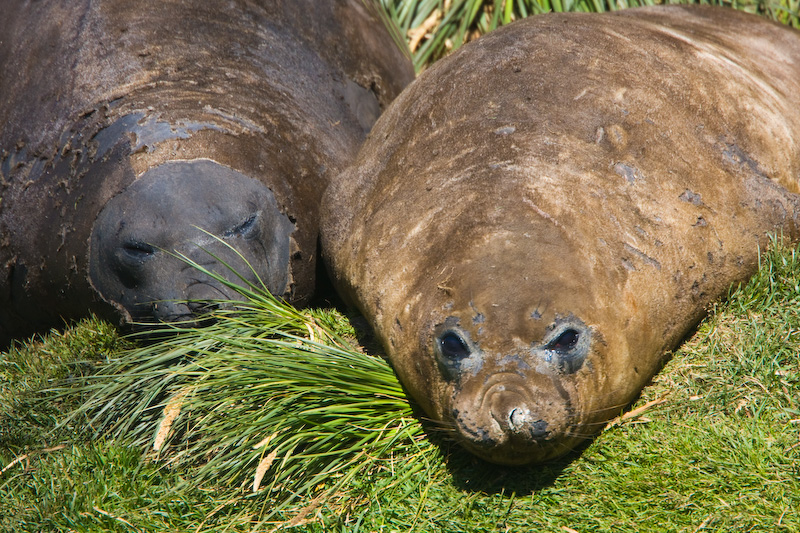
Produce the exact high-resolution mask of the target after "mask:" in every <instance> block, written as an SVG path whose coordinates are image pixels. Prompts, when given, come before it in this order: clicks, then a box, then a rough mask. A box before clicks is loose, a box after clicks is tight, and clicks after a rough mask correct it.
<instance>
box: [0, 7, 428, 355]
mask: <svg viewBox="0 0 800 533" xmlns="http://www.w3.org/2000/svg"><path fill="white" fill-rule="evenodd" d="M5 7H6V8H7V9H5V10H4V13H3V18H2V22H0V66H2V71H3V73H4V75H3V76H2V77H0V95H2V103H0V124H2V132H0V172H1V173H0V198H2V204H0V342H7V341H8V339H9V338H11V337H14V336H19V335H23V334H28V333H30V332H32V331H35V330H41V329H43V328H47V327H50V326H53V325H57V324H59V323H60V322H61V320H62V319H71V318H76V317H80V316H84V315H86V314H88V312H89V311H94V312H95V313H98V314H99V315H101V316H105V317H109V318H119V317H120V316H121V317H122V319H123V321H128V322H130V321H137V322H140V321H141V322H153V321H155V320H172V319H182V318H186V317H187V316H191V315H192V313H193V311H194V309H193V304H191V303H189V302H186V301H184V302H174V301H170V300H192V299H207V298H221V299H226V298H234V297H236V296H235V294H231V291H229V290H227V289H225V288H224V287H222V286H221V285H220V284H218V283H216V282H214V281H213V280H211V279H210V278H208V277H206V276H202V275H200V274H199V273H198V272H197V271H196V270H194V269H191V268H186V265H185V263H183V262H182V261H181V260H179V259H176V258H175V257H173V256H171V255H170V252H174V251H177V252H179V253H182V254H185V255H187V256H189V257H191V258H192V259H195V260H197V261H198V262H200V263H202V264H204V265H206V266H208V267H210V268H211V269H213V270H217V271H218V272H219V273H221V274H225V268H224V267H221V266H220V265H219V262H220V261H224V262H227V263H229V264H231V265H232V266H234V267H235V268H236V269H237V270H238V271H239V272H240V273H242V274H243V275H245V277H246V278H248V280H249V281H251V282H256V281H257V280H258V279H259V278H260V279H261V280H262V281H263V282H264V284H265V285H266V286H267V287H268V288H269V290H271V291H273V292H274V293H275V294H277V295H279V296H283V297H285V298H286V299H287V300H288V301H290V302H292V303H296V304H302V303H304V302H306V301H307V300H308V298H309V296H310V295H311V294H312V292H313V290H314V281H315V280H314V278H315V268H316V267H315V263H316V256H317V248H316V247H317V234H318V208H319V201H320V197H321V194H322V191H323V190H324V188H325V187H326V186H327V183H328V181H329V178H330V176H331V175H333V174H335V173H337V172H338V171H339V170H341V169H342V168H343V166H344V165H345V163H346V162H348V161H349V160H350V159H352V158H353V157H354V156H355V153H356V151H357V149H358V147H359V146H360V144H361V142H363V139H364V137H365V135H366V132H367V131H368V130H369V128H370V127H371V125H372V123H373V122H374V120H375V119H376V118H377V116H378V114H379V113H380V112H381V109H382V107H383V106H385V105H387V104H388V103H389V101H390V100H392V99H393V98H394V97H395V96H396V95H397V94H398V93H399V92H400V90H401V89H402V87H404V86H405V85H406V84H407V83H408V82H410V81H411V79H413V69H412V67H411V63H410V59H409V58H408V54H407V53H404V52H403V51H402V50H401V49H400V47H399V46H397V45H396V40H395V39H393V36H392V34H391V33H390V31H389V30H388V29H387V28H386V27H385V25H384V20H383V19H382V18H381V16H379V14H378V11H377V8H376V7H374V6H373V5H372V4H371V3H369V2H363V0H329V1H324V2H320V1H319V0H293V1H291V2H283V1H279V0H259V1H245V0H233V1H221V0H165V1H160V2H141V1H128V0H125V1H123V0H102V1H99V2H90V1H88V0H69V1H67V0H44V1H39V2H29V1H23V0H15V1H13V2H11V3H9V4H8V5H6V6H5ZM201 229H202V230H205V231H208V232H211V233H214V234H216V235H217V236H219V237H220V238H221V239H222V240H223V241H224V242H225V243H227V244H230V245H231V246H233V247H234V248H235V249H236V250H238V251H239V252H240V253H241V254H242V256H243V257H244V259H246V260H247V261H248V262H249V263H250V264H251V265H252V267H253V270H252V271H250V270H249V269H248V268H247V266H246V265H245V263H244V261H243V260H242V259H241V258H240V257H238V255H237V254H235V253H233V252H231V250H229V249H228V248H227V247H226V246H224V245H223V244H222V243H220V242H218V241H216V240H214V239H212V238H210V237H209V235H207V234H206V233H204V232H203V231H201ZM201 248H202V249H201ZM214 256H216V258H215V257H214ZM226 275H227V276H228V277H231V274H226Z"/></svg>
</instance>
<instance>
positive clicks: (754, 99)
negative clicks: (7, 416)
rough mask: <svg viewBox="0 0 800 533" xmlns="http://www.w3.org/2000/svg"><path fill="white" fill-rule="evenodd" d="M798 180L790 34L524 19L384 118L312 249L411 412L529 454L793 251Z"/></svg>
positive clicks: (613, 397) (796, 92)
mask: <svg viewBox="0 0 800 533" xmlns="http://www.w3.org/2000/svg"><path fill="white" fill-rule="evenodd" d="M799 178H800V35H798V33H797V32H796V31H793V30H791V29H788V28H785V27H781V26H779V25H776V24H774V23H771V22H768V21H765V20H763V19H760V18H756V17H754V16H749V15H745V14H742V13H739V12H736V11H732V10H728V9H721V8H684V7H669V8H652V9H636V10H627V11H622V12H620V13H615V14H603V15H598V14H567V15H564V14H558V15H556V14H551V15H543V16H537V17H533V18H531V19H528V20H525V21H520V22H516V23H513V24H511V25H510V26H508V27H506V28H504V29H500V30H497V31H496V32H493V33H491V34H489V35H487V36H484V37H482V38H481V39H479V40H477V41H476V42H474V43H471V44H469V45H467V46H465V47H464V48H463V49H461V50H459V51H458V52H456V53H454V54H453V55H452V56H451V57H449V58H447V59H444V60H442V61H441V62H439V63H438V64H436V65H434V66H433V67H432V68H431V69H430V70H428V71H426V72H425V73H423V74H422V75H421V76H420V77H419V78H418V79H417V80H416V81H415V82H414V83H413V84H412V85H411V86H409V88H407V89H406V91H404V93H403V94H402V95H401V96H400V97H399V98H398V99H397V100H396V101H395V102H394V103H393V104H392V106H390V108H389V109H388V110H387V111H386V113H384V115H382V117H381V118H380V119H379V121H378V122H377V124H376V126H375V128H374V129H373V130H372V132H371V133H370V136H369V138H368V139H367V141H366V143H365V144H364V146H363V147H362V149H361V151H360V153H359V157H358V159H357V160H356V161H355V163H354V164H353V166H352V167H350V168H349V170H348V171H346V172H345V173H344V174H343V175H341V176H340V177H338V178H337V180H336V181H335V182H334V183H333V185H332V186H331V187H330V188H329V189H328V192H327V193H326V196H325V197H324V198H323V214H322V226H321V231H322V237H323V251H324V254H325V255H326V258H327V260H328V261H329V267H330V269H331V272H332V275H333V277H334V279H335V284H336V285H337V286H338V288H339V289H340V291H341V293H342V294H343V295H344V296H345V297H346V298H347V299H348V300H349V301H350V302H352V303H354V304H355V305H357V306H358V307H359V308H360V310H361V311H362V312H363V313H364V314H365V316H366V317H367V318H368V319H369V320H370V321H371V323H372V325H373V327H374V329H375V330H376V333H377V335H378V336H379V337H380V339H381V340H382V342H383V344H384V346H385V348H386V350H387V352H388V353H389V357H390V359H391V362H392V364H393V366H394V368H395V369H396V371H397V374H398V376H399V377H400V380H401V381H402V383H403V384H404V386H405V387H406V388H407V390H408V391H409V392H410V394H411V395H412V396H413V398H414V399H415V400H416V401H417V402H419V404H420V405H421V406H422V408H423V409H424V410H425V411H426V413H427V414H428V415H429V416H430V417H432V418H433V419H435V420H439V421H441V422H442V423H443V424H444V425H445V426H447V427H450V428H452V430H453V431H454V432H455V433H456V435H457V436H458V437H459V439H460V441H461V442H462V443H463V444H464V445H465V446H466V447H467V448H468V449H469V450H471V451H472V452H474V453H476V454H477V455H479V456H481V457H483V458H485V459H487V460H489V461H493V462H497V463H505V464H523V463H532V462H541V461H545V460H548V459H551V458H554V457H557V456H560V455H563V454H565V453H566V452H568V451H569V450H570V449H572V448H574V447H575V446H576V445H577V444H579V443H580V442H581V441H582V440H584V439H586V438H588V437H590V436H592V435H594V434H596V433H597V432H599V431H600V430H601V428H602V427H603V426H604V424H605V422H606V421H607V420H609V419H610V418H612V417H614V416H616V415H617V414H618V413H619V412H620V409H621V408H622V407H624V406H625V405H626V404H628V403H629V402H630V401H632V399H634V398H635V397H636V395H637V394H638V393H639V392H640V390H641V389H642V387H644V386H645V384H646V383H647V382H648V381H649V380H650V379H651V377H652V376H653V374H654V373H655V372H656V371H657V370H658V368H659V366H660V365H661V363H662V360H663V357H664V354H665V353H666V352H668V351H669V350H672V349H673V348H675V347H676V346H677V344H678V343H679V342H680V341H681V340H682V338H683V337H684V336H685V335H686V334H687V333H688V332H689V331H690V330H691V328H692V327H693V326H694V325H696V323H697V322H698V321H699V320H700V319H701V318H702V317H703V316H704V315H705V314H706V312H707V309H708V306H709V304H710V303H711V302H713V301H714V300H716V299H718V298H720V297H723V296H724V295H725V294H726V291H728V290H729V288H730V287H731V285H732V284H735V283H737V282H741V281H742V280H745V279H747V278H748V277H749V276H750V275H751V274H752V273H753V272H754V270H755V269H756V266H757V260H758V251H759V246H761V247H763V246H765V245H766V244H767V243H768V234H770V233H781V232H782V234H783V235H784V236H785V237H786V238H788V239H793V240H794V239H797V238H798V207H799V206H800V203H799V201H798V196H797V194H795V191H797V190H798V183H797V182H798V179H799ZM790 191H792V192H790ZM342 205H347V206H348V207H349V209H348V210H343V209H341V208H340V206H342Z"/></svg>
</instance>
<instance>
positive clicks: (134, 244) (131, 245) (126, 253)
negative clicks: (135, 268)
mask: <svg viewBox="0 0 800 533" xmlns="http://www.w3.org/2000/svg"><path fill="white" fill-rule="evenodd" d="M121 248H122V258H123V259H124V260H126V262H128V263H143V262H144V261H146V260H148V259H150V258H151V257H152V256H153V254H155V253H156V249H155V248H154V247H153V246H151V245H149V244H147V243H144V242H140V241H133V240H131V241H127V242H126V243H124V244H123V245H122V247H121Z"/></svg>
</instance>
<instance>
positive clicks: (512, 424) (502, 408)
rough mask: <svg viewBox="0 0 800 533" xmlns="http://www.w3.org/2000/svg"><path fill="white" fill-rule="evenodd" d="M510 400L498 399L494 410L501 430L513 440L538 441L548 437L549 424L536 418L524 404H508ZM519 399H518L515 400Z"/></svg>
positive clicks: (493, 416)
mask: <svg viewBox="0 0 800 533" xmlns="http://www.w3.org/2000/svg"><path fill="white" fill-rule="evenodd" d="M507 399H508V398H503V397H500V398H496V399H495V402H493V403H495V405H494V406H493V408H492V418H494V420H495V422H497V425H498V426H500V429H501V430H502V432H503V433H505V434H506V435H507V436H508V437H510V438H511V439H516V440H525V441H531V440H533V441H537V440H542V439H545V438H546V437H547V435H548V431H547V422H545V421H544V420H542V419H540V418H539V417H537V416H535V414H534V413H532V412H531V410H530V408H529V407H528V406H527V404H526V403H524V402H512V403H507V402H506V401H504V400H507ZM513 399H517V398H513Z"/></svg>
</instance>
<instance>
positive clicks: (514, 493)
mask: <svg viewBox="0 0 800 533" xmlns="http://www.w3.org/2000/svg"><path fill="white" fill-rule="evenodd" d="M382 3H383V4H384V5H386V6H387V9H388V10H389V12H390V13H392V16H393V17H394V18H395V19H396V20H397V21H398V22H399V25H400V26H401V27H403V28H404V30H405V33H406V34H407V35H408V37H409V40H412V41H413V40H417V42H412V44H413V46H414V50H415V53H416V56H415V57H416V59H417V66H418V68H422V67H423V66H424V64H426V63H427V62H428V61H431V60H433V59H435V58H438V57H440V56H441V55H442V54H443V53H446V51H447V50H448V49H449V48H452V47H456V46H458V43H460V42H463V41H464V40H466V39H468V38H471V36H474V35H476V34H478V33H481V32H485V31H488V30H490V29H491V28H492V27H494V26H496V25H497V24H498V23H502V22H505V21H508V20H511V19H512V18H514V17H519V16H521V15H523V14H526V13H538V12H540V11H547V10H549V9H559V10H560V9H561V8H571V9H583V10H596V9H607V8H608V7H609V6H608V5H607V4H605V3H602V2H572V3H568V2H562V3H557V2H553V3H551V4H547V3H538V2H529V1H522V0H519V1H514V2H507V3H503V2H501V1H498V2H495V4H497V5H498V6H499V7H497V8H494V7H493V6H492V5H491V4H492V3H491V2H483V3H478V2H474V1H473V2H471V1H468V0H462V1H460V2H459V1H458V0H452V1H448V2H436V1H427V2H426V1H425V0H417V1H414V2H412V1H400V0H382ZM444 4H447V7H449V8H450V11H445V10H444V9H442V6H443V5H444ZM618 5H620V3H617V4H615V7H616V6H618ZM626 5H627V4H626ZM737 7H744V8H747V9H750V10H754V11H759V12H761V13H763V14H765V15H767V16H775V17H777V18H781V19H782V21H784V22H787V23H791V24H794V25H795V26H797V25H798V22H797V7H798V2H797V1H794V3H793V4H791V5H790V4H789V3H787V2H785V1H784V2H783V3H782V4H781V3H769V2H766V3H758V4H757V3H752V4H748V5H745V6H742V5H737ZM437 9H438V11H437ZM791 9H793V10H794V18H790V17H788V15H787V13H788V12H789V11H787V10H791ZM451 13H453V14H451ZM448 21H450V22H448ZM420 28H421V29H420ZM415 29H419V31H415ZM422 30H424V32H423V31H422ZM246 292H248V296H249V298H250V300H249V303H248V305H246V306H244V308H243V309H239V310H238V311H236V312H235V313H232V312H227V311H221V312H220V316H219V317H218V322H217V323H216V324H214V325H213V326H211V327H209V328H205V329H197V330H188V331H184V332H182V333H181V334H180V335H178V336H174V337H167V339H166V340H164V341H162V342H160V343H157V344H147V345H143V346H138V345H136V344H134V343H133V342H131V340H130V339H125V338H121V337H120V336H119V335H118V334H117V332H116V331H115V330H114V328H112V327H111V326H109V325H108V324H106V323H103V322H100V321H98V320H94V319H87V320H84V321H82V322H80V323H79V324H77V325H75V326H74V327H72V328H70V329H68V330H66V331H64V332H52V333H51V334H49V335H46V336H44V337H43V338H41V339H33V340H31V341H30V342H27V343H24V344H20V345H17V346H15V347H14V348H12V349H11V350H10V351H8V352H5V353H2V354H0V531H9V532H21V531H31V532H34V531H35V532H39V531H81V532H82V531H125V532H136V531H181V532H183V531H271V530H274V529H287V528H294V530H296V531H363V532H373V531H375V532H377V531H383V532H391V531H420V532H429V531H442V532H451V531H466V532H488V531H497V532H505V531H533V530H542V531H552V532H572V531H577V532H580V533H584V532H588V531H686V532H695V531H734V530H735V531H783V530H785V531H800V511H799V510H800V356H798V353H800V249H798V248H795V247H790V246H781V245H775V246H773V247H772V248H771V249H770V250H766V251H765V253H764V254H763V256H762V264H761V268H760V270H759V272H758V274H757V275H756V276H755V277H754V278H753V279H752V280H751V281H750V282H749V283H748V284H747V285H745V286H742V287H738V288H733V289H732V291H731V294H730V296H729V298H728V299H727V300H726V301H725V302H722V303H720V304H718V305H717V306H715V307H714V308H713V309H711V310H710V316H709V318H708V319H707V320H706V321H704V322H703V323H702V324H701V325H700V326H699V327H698V328H697V330H696V332H695V333H694V334H693V335H692V336H691V337H690V338H689V339H687V341H686V342H685V343H684V344H683V345H682V347H681V348H680V350H678V351H677V352H676V353H675V354H673V356H672V357H671V359H670V360H669V361H668V362H667V363H666V365H665V367H664V369H663V370H662V372H660V373H659V374H658V375H657V376H656V377H655V379H654V380H653V383H652V384H651V385H650V386H648V387H647V388H646V389H645V390H644V391H643V392H642V394H641V397H640V398H639V399H638V400H637V402H636V403H635V404H634V405H633V406H631V408H630V409H628V410H626V411H625V412H624V413H623V414H621V416H620V417H619V418H618V419H616V420H614V421H612V422H611V423H610V424H609V427H607V428H606V430H605V431H604V432H603V433H602V434H601V435H600V436H599V437H598V438H597V439H595V440H594V441H593V442H590V443H587V445H586V446H585V447H584V448H583V449H581V450H578V451H577V452H576V453H574V454H572V455H571V456H569V457H567V458H565V459H563V460H561V461H558V462H555V463H551V464H547V465H544V466H537V467H527V468H519V467H516V468H504V467H498V466H494V465H489V464H486V463H483V462H481V461H479V460H477V459H475V458H473V457H472V456H470V455H468V454H466V453H464V452H463V451H461V450H460V449H459V448H458V446H456V445H455V444H453V443H452V442H450V440H449V439H448V436H447V434H446V433H445V432H443V431H441V430H439V429H438V428H436V427H433V426H431V425H429V424H426V423H425V422H424V421H420V418H419V417H417V416H416V411H415V410H414V406H413V405H411V404H410V403H409V402H408V400H407V399H406V398H405V396H404V395H403V391H402V388H401V387H400V386H399V384H398V383H397V381H396V379H395V378H394V374H393V373H392V371H391V368H390V367H389V366H388V365H387V364H386V363H385V362H384V361H383V359H381V358H380V354H379V353H377V351H376V349H375V348H374V346H373V344H372V343H371V342H370V338H369V336H368V334H365V332H364V331H363V329H362V328H361V326H360V324H362V321H361V320H360V319H359V317H357V316H356V315H345V314H343V313H342V312H341V311H339V310H335V309H309V310H303V311H297V310H294V309H291V308H287V307H286V306H283V305H280V304H279V303H277V302H275V301H274V300H272V299H271V298H270V297H269V296H268V295H265V294H263V293H261V292H260V291H258V290H257V289H255V288H254V289H253V290H249V291H246ZM353 325H355V326H356V327H355V328H354V327H353ZM364 346H366V348H364Z"/></svg>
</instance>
